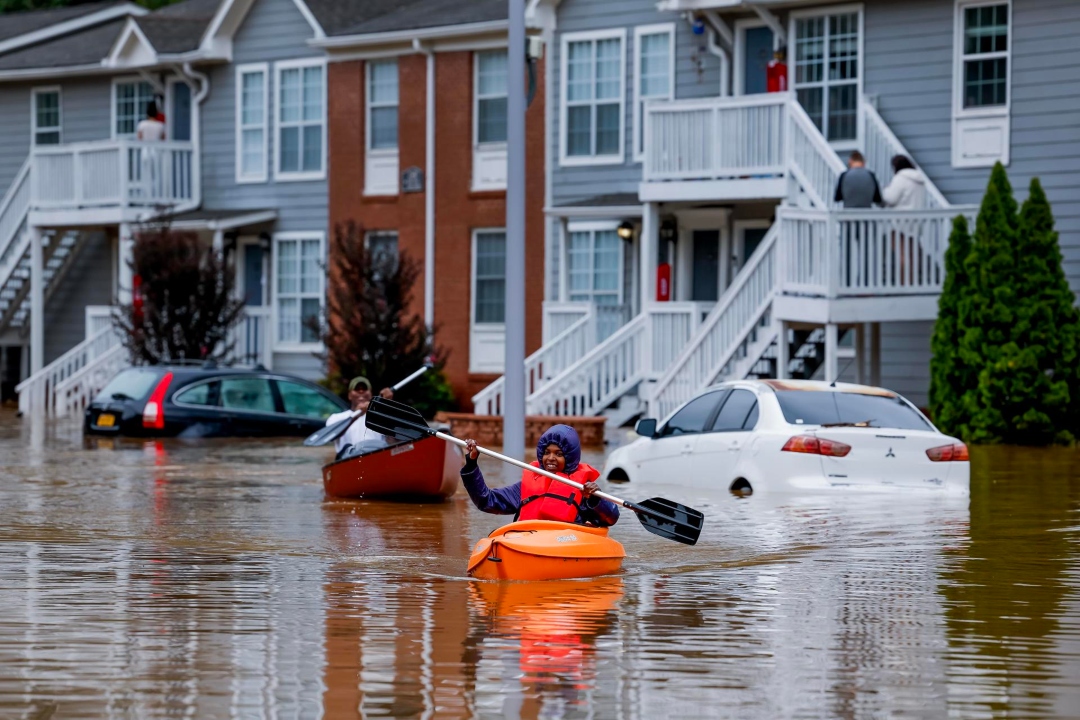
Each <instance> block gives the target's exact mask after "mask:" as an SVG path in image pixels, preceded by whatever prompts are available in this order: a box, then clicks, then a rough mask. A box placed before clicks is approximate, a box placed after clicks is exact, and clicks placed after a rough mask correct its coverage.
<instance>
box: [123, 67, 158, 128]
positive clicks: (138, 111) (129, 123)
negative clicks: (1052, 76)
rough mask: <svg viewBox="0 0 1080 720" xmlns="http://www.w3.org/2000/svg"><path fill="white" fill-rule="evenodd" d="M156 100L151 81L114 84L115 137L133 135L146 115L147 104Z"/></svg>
mask: <svg viewBox="0 0 1080 720" xmlns="http://www.w3.org/2000/svg"><path fill="white" fill-rule="evenodd" d="M154 100H155V97H154V88H153V87H151V86H150V83H146V82H142V81H139V80H130V81H123V82H117V83H114V84H113V137H133V136H134V135H135V128H136V127H137V126H138V124H139V122H140V121H142V120H143V119H144V118H145V117H146V106H147V105H148V104H150V103H151V102H153V101H154Z"/></svg>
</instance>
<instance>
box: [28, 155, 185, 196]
mask: <svg viewBox="0 0 1080 720" xmlns="http://www.w3.org/2000/svg"><path fill="white" fill-rule="evenodd" d="M30 162H31V177H32V178H33V182H32V183H31V185H32V192H31V207H32V208H33V209H35V210H74V209H82V208H97V207H116V206H118V207H151V208H157V207H173V208H176V207H177V206H189V205H192V206H193V205H197V204H198V201H199V158H198V154H197V153H196V152H195V150H194V145H193V144H192V143H190V142H141V141H137V140H105V141H100V142H87V143H72V144H68V145H47V146H41V147H35V148H34V150H33V153H32V154H31V160H30Z"/></svg>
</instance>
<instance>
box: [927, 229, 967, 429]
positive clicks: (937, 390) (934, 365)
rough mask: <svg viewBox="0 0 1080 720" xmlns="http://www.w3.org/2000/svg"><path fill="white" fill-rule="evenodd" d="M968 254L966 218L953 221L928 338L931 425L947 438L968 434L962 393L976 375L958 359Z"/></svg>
mask: <svg viewBox="0 0 1080 720" xmlns="http://www.w3.org/2000/svg"><path fill="white" fill-rule="evenodd" d="M970 254H971V234H970V232H969V231H968V223H967V218H965V217H964V216H963V215H958V216H957V217H956V218H955V219H954V220H953V227H952V233H951V234H950V235H949V247H948V249H946V251H945V282H944V284H943V286H942V288H941V297H939V298H938V316H937V320H936V321H935V323H934V334H933V336H932V337H931V339H930V350H931V358H930V409H931V413H932V414H933V416H934V422H935V423H936V424H937V426H938V427H939V428H941V430H942V431H943V432H946V433H949V434H950V435H956V436H960V437H962V436H964V435H966V434H967V425H968V423H969V416H968V415H967V414H966V413H965V412H964V402H963V398H964V393H965V392H966V391H967V390H968V388H971V387H974V386H975V384H976V382H977V381H978V377H977V375H976V373H974V372H972V371H971V369H970V368H969V367H968V366H967V365H965V364H964V363H963V361H961V359H960V352H959V345H960V337H961V334H962V332H963V328H964V327H965V318H964V317H962V315H961V307H962V305H963V303H964V299H965V298H966V297H967V295H968V292H969V286H970V279H969V277H968V274H967V268H966V265H965V263H966V262H967V258H968V255H970Z"/></svg>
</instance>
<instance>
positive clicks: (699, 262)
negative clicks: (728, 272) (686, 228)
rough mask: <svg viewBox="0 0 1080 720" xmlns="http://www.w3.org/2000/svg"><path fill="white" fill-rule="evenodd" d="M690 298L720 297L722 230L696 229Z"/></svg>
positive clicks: (714, 300)
mask: <svg viewBox="0 0 1080 720" xmlns="http://www.w3.org/2000/svg"><path fill="white" fill-rule="evenodd" d="M692 241H693V273H692V276H691V278H692V279H691V291H690V299H691V300H693V301H694V302H716V301H717V299H718V298H719V297H720V231H719V230H695V231H694V233H693V236H692Z"/></svg>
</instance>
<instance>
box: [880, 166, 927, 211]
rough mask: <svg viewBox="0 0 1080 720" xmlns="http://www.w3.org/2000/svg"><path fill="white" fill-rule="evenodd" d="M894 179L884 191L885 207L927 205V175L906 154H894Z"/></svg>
mask: <svg viewBox="0 0 1080 720" xmlns="http://www.w3.org/2000/svg"><path fill="white" fill-rule="evenodd" d="M892 169H893V179H892V182H891V183H889V186H888V187H887V188H885V192H883V193H882V197H883V198H884V200H885V202H884V205H885V207H888V208H893V209H895V210H922V209H923V208H925V207H926V176H925V175H923V172H922V170H919V169H918V168H917V167H915V163H913V162H911V158H909V157H907V156H906V155H893V159H892Z"/></svg>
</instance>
